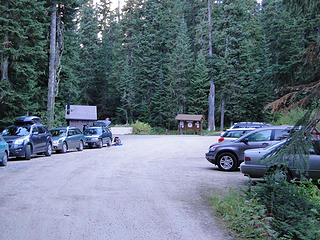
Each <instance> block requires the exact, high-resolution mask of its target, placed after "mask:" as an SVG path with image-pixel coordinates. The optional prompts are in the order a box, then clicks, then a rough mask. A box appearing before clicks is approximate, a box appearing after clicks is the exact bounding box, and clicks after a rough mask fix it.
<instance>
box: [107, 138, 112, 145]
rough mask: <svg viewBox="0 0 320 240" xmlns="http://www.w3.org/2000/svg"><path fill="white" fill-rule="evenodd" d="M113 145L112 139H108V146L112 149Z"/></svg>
mask: <svg viewBox="0 0 320 240" xmlns="http://www.w3.org/2000/svg"><path fill="white" fill-rule="evenodd" d="M111 145H112V140H111V138H108V142H107V146H108V147H110V146H111Z"/></svg>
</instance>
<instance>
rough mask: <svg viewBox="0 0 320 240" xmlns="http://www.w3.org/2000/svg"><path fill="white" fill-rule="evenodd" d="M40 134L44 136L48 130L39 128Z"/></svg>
mask: <svg viewBox="0 0 320 240" xmlns="http://www.w3.org/2000/svg"><path fill="white" fill-rule="evenodd" d="M38 131H39V134H43V133H45V132H46V130H45V129H44V128H43V127H38Z"/></svg>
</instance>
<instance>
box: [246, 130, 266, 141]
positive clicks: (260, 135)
mask: <svg viewBox="0 0 320 240" xmlns="http://www.w3.org/2000/svg"><path fill="white" fill-rule="evenodd" d="M271 133H272V130H265V131H260V132H256V133H253V134H251V135H250V136H248V141H249V142H260V141H270V139H271Z"/></svg>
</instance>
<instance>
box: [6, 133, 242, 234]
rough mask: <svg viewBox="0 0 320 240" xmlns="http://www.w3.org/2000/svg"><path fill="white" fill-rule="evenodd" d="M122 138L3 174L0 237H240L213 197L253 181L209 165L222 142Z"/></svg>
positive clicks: (14, 163)
mask: <svg viewBox="0 0 320 240" xmlns="http://www.w3.org/2000/svg"><path fill="white" fill-rule="evenodd" d="M121 140H122V142H123V146H112V147H104V148H102V149H87V150H84V151H83V152H68V153H66V154H53V155H52V156H51V157H43V156H36V157H34V158H32V159H31V160H30V161H25V160H14V159H11V161H9V162H8V166H7V167H5V168H0V186H1V187H0V239H1V240H20V239H21V240H26V239H28V240H38V239H39V240H43V239H46V240H57V239H75V240H80V239H83V240H91V239H92V240H93V239H95V240H96V239H98V240H100V239H115V240H119V239H146V240H147V239H148V240H150V239H215V240H219V239H221V240H222V239H223V240H227V239H232V237H231V236H229V234H228V232H227V231H225V230H224V229H223V227H221V225H220V224H219V223H218V222H217V220H215V218H214V216H213V212H212V210H211V208H210V206H209V203H208V202H209V197H210V195H211V194H219V193H221V192H224V191H227V190H228V189H229V188H230V187H233V188H238V187H239V186H244V185H245V184H246V183H247V182H248V178H246V177H244V176H243V175H242V174H241V173H240V172H239V171H236V172H231V173H226V172H221V171H219V170H218V169H217V167H215V166H214V165H211V164H210V163H209V162H207V160H206V159H205V157H204V154H205V152H207V151H208V146H209V145H210V144H212V143H214V142H216V141H217V137H203V136H202V137H201V136H122V137H121Z"/></svg>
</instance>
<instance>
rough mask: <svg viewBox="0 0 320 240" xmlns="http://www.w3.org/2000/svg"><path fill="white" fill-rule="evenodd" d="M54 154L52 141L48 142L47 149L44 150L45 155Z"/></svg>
mask: <svg viewBox="0 0 320 240" xmlns="http://www.w3.org/2000/svg"><path fill="white" fill-rule="evenodd" d="M51 154H52V146H51V143H48V144H47V150H46V151H45V152H44V155H46V156H47V157H49V156H51Z"/></svg>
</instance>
